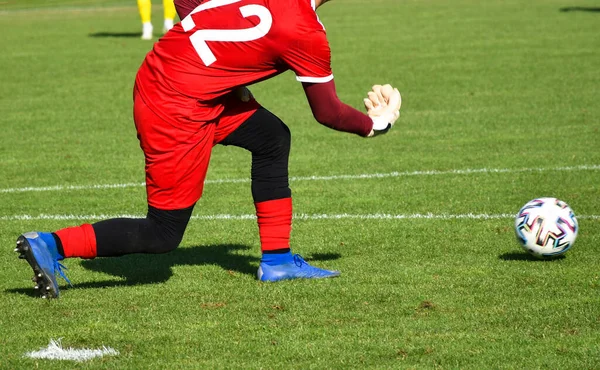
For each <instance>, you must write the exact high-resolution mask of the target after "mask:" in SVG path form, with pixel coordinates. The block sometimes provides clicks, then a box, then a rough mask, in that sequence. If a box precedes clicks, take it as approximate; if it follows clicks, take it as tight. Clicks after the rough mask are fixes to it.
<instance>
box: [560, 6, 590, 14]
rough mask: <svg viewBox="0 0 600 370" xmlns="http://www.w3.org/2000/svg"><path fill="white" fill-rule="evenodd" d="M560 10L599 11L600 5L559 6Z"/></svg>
mask: <svg viewBox="0 0 600 370" xmlns="http://www.w3.org/2000/svg"><path fill="white" fill-rule="evenodd" d="M560 11H561V12H563V13H565V12H591V13H600V7H593V6H565V7H563V8H560Z"/></svg>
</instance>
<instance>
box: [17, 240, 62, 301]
mask: <svg viewBox="0 0 600 370" xmlns="http://www.w3.org/2000/svg"><path fill="white" fill-rule="evenodd" d="M15 252H18V253H19V254H20V255H19V258H24V259H26V260H27V262H29V265H30V266H31V268H32V269H33V273H34V276H33V279H32V280H33V282H34V283H35V287H34V289H35V290H36V291H38V292H39V294H40V296H41V297H42V298H58V295H59V291H58V283H57V282H56V276H55V274H56V272H58V273H59V275H60V276H62V278H63V279H65V280H66V281H67V283H69V284H71V282H70V281H69V279H67V276H66V275H65V273H64V272H63V271H62V269H63V268H65V269H66V267H64V266H63V265H62V264H60V263H59V262H58V261H60V260H62V259H63V258H64V257H63V256H61V255H60V254H59V253H58V250H57V248H56V242H55V241H54V236H52V234H51V233H38V232H29V233H25V234H23V235H21V236H19V238H18V239H17V247H16V248H15Z"/></svg>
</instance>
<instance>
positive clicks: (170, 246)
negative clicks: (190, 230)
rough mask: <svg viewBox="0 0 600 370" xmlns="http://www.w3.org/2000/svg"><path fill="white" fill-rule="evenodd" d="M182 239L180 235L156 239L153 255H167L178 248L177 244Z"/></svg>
mask: <svg viewBox="0 0 600 370" xmlns="http://www.w3.org/2000/svg"><path fill="white" fill-rule="evenodd" d="M182 239H183V234H181V235H163V237H162V238H160V239H157V240H156V242H155V244H154V253H168V252H171V251H174V250H175V249H177V247H179V243H181V240H182Z"/></svg>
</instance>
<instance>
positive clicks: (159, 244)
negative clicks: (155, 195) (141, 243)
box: [148, 206, 193, 253]
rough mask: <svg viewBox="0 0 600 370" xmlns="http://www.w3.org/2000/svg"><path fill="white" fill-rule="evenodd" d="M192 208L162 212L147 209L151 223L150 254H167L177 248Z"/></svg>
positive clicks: (151, 208)
mask: <svg viewBox="0 0 600 370" xmlns="http://www.w3.org/2000/svg"><path fill="white" fill-rule="evenodd" d="M192 208H193V206H192V207H189V208H186V209H182V210H174V211H164V210H159V209H156V208H153V207H149V209H148V220H149V221H150V222H151V223H152V227H151V229H150V230H151V234H152V236H151V241H150V245H149V246H148V249H150V250H151V251H152V252H151V253H168V252H171V251H173V250H174V249H176V248H177V247H178V246H179V243H181V240H182V239H183V234H184V232H185V229H186V227H187V224H188V221H189V219H190V216H191V213H192Z"/></svg>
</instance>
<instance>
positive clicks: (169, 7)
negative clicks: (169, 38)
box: [137, 0, 176, 40]
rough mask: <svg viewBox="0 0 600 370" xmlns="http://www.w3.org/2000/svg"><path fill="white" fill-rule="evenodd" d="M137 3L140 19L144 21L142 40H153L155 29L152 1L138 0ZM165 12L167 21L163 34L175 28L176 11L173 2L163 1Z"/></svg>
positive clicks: (170, 0)
mask: <svg viewBox="0 0 600 370" xmlns="http://www.w3.org/2000/svg"><path fill="white" fill-rule="evenodd" d="M137 3H138V10H139V11H140V18H141V19H142V40H152V36H153V32H154V27H153V26H152V1H151V0H137ZM163 11H164V19H165V22H164V26H163V32H167V31H168V30H170V29H171V28H173V21H174V20H175V14H176V10H175V5H174V4H173V0H163Z"/></svg>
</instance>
